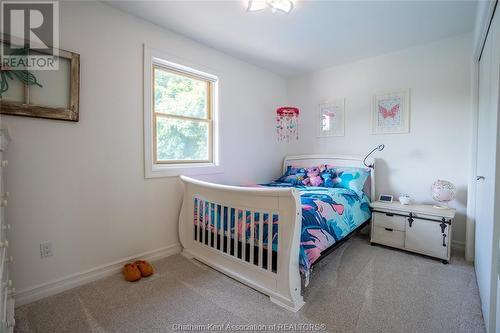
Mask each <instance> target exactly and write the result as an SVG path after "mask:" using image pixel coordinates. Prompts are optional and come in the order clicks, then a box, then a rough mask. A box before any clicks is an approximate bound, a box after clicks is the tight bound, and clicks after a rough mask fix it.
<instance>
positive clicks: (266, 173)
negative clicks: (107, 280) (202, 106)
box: [2, 2, 286, 294]
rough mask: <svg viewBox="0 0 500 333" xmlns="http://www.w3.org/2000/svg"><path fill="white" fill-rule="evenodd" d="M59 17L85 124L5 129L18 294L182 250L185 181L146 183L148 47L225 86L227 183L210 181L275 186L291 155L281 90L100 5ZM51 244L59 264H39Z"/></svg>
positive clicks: (14, 120)
mask: <svg viewBox="0 0 500 333" xmlns="http://www.w3.org/2000/svg"><path fill="white" fill-rule="evenodd" d="M60 5H61V14H60V19H61V22H60V32H61V43H60V45H61V48H63V49H67V50H70V51H74V52H77V53H80V55H81V90H80V122H78V123H70V122H61V121H54V120H42V119H31V118H21V117H10V116H5V117H2V122H3V125H7V126H9V127H10V130H11V132H12V137H13V141H12V144H11V146H10V147H9V152H8V158H9V168H8V171H7V186H8V187H9V188H10V192H11V199H10V201H9V207H8V210H7V219H8V220H9V221H10V223H11V224H12V231H11V237H10V238H11V245H12V253H13V254H14V256H15V262H14V266H13V274H14V276H13V278H14V281H15V284H16V289H17V290H18V291H19V294H23V291H26V290H28V289H31V288H33V287H34V286H37V285H41V284H44V283H47V282H50V281H54V280H55V279H59V278H62V277H66V276H68V275H70V274H75V273H78V272H81V271H84V270H88V269H92V268H95V267H98V266H100V265H105V264H107V263H110V262H113V261H116V260H120V259H122V258H126V257H128V256H133V255H135V254H138V253H142V252H147V251H152V250H156V249H162V248H164V247H168V246H170V245H174V244H177V243H178V236H177V217H178V211H179V208H180V204H181V193H182V187H181V185H180V183H179V181H178V180H177V178H164V179H148V180H146V179H144V161H143V156H144V154H143V94H142V91H143V90H142V89H143V87H142V84H143V82H142V81H143V73H142V72H143V70H142V68H143V67H142V66H143V59H142V45H143V43H147V44H148V45H150V46H152V47H155V48H157V49H160V50H164V51H165V52H168V53H170V54H173V55H175V57H176V58H184V59H186V61H188V62H189V63H198V64H202V65H203V67H204V68H206V67H210V68H213V72H214V73H215V74H218V75H219V77H220V96H221V99H220V112H221V116H222V126H221V128H222V154H223V159H224V160H223V164H224V168H225V174H223V175H216V176H211V177H208V178H210V179H213V180H217V181H219V182H229V183H250V182H257V181H265V180H269V179H270V178H272V177H275V176H276V175H277V174H278V173H279V171H280V170H279V169H280V163H281V159H282V156H283V155H284V153H283V148H280V147H279V146H278V145H277V144H276V143H275V142H276V140H275V137H274V123H273V122H274V114H273V111H274V110H275V108H276V107H277V106H279V105H281V104H282V103H283V102H284V101H285V98H286V85H285V81H284V80H283V79H281V78H279V77H277V76H275V75H274V74H271V73H268V72H265V71H263V70H261V69H258V68H256V67H254V66H252V65H249V64H247V63H244V62H241V61H239V60H236V59H234V58H231V57H229V56H226V55H224V54H222V53H220V52H217V51H215V50H213V49H210V48H208V47H205V46H203V45H200V44H197V43H195V42H193V41H190V40H187V39H185V38H183V37H180V36H179V35H176V34H173V33H171V32H169V31H166V30H163V29H161V28H159V27H157V26H155V25H153V24H149V23H147V22H145V21H142V20H140V19H137V18H134V17H132V16H129V15H128V14H125V13H122V12H120V11H117V10H116V9H113V8H111V7H108V6H107V5H104V4H101V3H95V2H91V3H89V2H87V3H82V2H61V4H60ZM263 147H266V149H263ZM45 241H50V242H52V243H53V246H54V256H53V257H50V258H46V259H40V253H39V245H40V242H45Z"/></svg>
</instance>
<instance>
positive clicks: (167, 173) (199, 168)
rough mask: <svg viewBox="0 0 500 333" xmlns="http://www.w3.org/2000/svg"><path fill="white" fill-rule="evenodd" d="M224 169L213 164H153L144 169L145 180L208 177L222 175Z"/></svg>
mask: <svg viewBox="0 0 500 333" xmlns="http://www.w3.org/2000/svg"><path fill="white" fill-rule="evenodd" d="M223 172H224V169H223V168H222V166H221V165H215V164H213V163H203V164H199V163H196V164H182V165H161V164H153V165H152V167H151V168H148V169H146V178H164V177H178V176H180V175H184V176H197V175H210V174H219V173H223Z"/></svg>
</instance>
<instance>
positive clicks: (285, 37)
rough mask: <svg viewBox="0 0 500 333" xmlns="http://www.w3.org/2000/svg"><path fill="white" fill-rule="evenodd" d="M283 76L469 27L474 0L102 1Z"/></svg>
mask: <svg viewBox="0 0 500 333" xmlns="http://www.w3.org/2000/svg"><path fill="white" fill-rule="evenodd" d="M106 3H108V4H109V5H111V6H113V7H116V8H119V9H121V10H123V11H126V12H128V13H130V14H133V15H135V16H138V17H141V18H143V19H145V20H147V21H150V22H153V23H155V24H158V25H160V26H162V27H165V28H167V29H169V30H171V31H174V32H177V33H179V34H181V35H184V36H186V37H188V38H191V39H193V40H196V41H198V42H200V43H202V44H205V45H208V46H210V47H212V48H215V49H218V50H220V51H222V52H225V53H227V54H229V55H232V56H234V57H236V58H239V59H241V60H244V61H246V62H249V63H252V64H255V65H257V66H259V67H261V68H264V69H267V70H270V71H272V72H275V73H277V74H279V75H282V76H284V77H293V76H297V75H300V74H303V73H306V72H310V71H314V70H318V69H321V68H325V67H329V66H333V65H338V64H342V63H347V62H351V61H354V60H358V59H362V58H367V57H373V56H377V55H380V54H384V53H388V52H391V51H395V50H399V49H403V48H407V47H411V46H414V45H419V44H425V43H429V42H432V41H435V40H439V39H443V38H446V37H450V36H453V35H458V34H463V33H467V32H470V31H472V30H473V26H474V19H475V14H476V5H477V3H476V2H475V1H306V0H296V1H295V8H294V10H293V11H292V12H291V13H290V14H288V15H287V14H284V13H279V12H278V13H271V11H269V10H264V11H259V12H246V3H247V2H246V1H243V0H233V1H106Z"/></svg>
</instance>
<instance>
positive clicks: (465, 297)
mask: <svg viewBox="0 0 500 333" xmlns="http://www.w3.org/2000/svg"><path fill="white" fill-rule="evenodd" d="M155 267H156V270H157V272H156V274H155V275H154V276H152V277H150V278H147V279H142V280H141V281H139V282H137V283H128V282H125V281H123V280H122V279H121V276H120V275H116V276H113V277H110V278H106V279H103V280H100V281H97V282H94V283H91V284H88V285H85V286H83V287H79V288H77V289H73V290H70V291H67V292H65V293H62V294H59V295H56V296H53V297H50V298H46V299H44V300H41V301H38V302H35V303H32V304H29V305H26V306H23V307H21V308H19V309H17V312H16V320H17V325H16V329H15V331H16V332H18V333H21V332H23V333H24V332H51V333H52V332H71V333H78V332H120V333H122V332H134V333H138V332H172V331H175V328H176V327H174V325H176V324H194V325H202V324H207V325H208V324H234V325H252V324H253V325H257V324H273V323H277V324H279V323H286V324H306V323H318V324H324V325H325V326H326V330H327V331H329V332H484V331H485V329H484V324H483V319H482V314H481V310H480V303H479V295H478V290H477V284H476V278H475V274H474V269H473V267H472V266H470V265H468V264H466V263H465V262H464V261H463V259H461V258H460V257H459V256H455V257H453V258H452V260H451V264H449V265H443V264H441V262H440V261H437V260H433V259H429V258H426V257H422V256H418V255H413V254H408V253H405V252H401V251H397V250H391V249H388V248H384V247H380V246H370V245H369V243H368V240H367V239H366V238H363V237H362V236H359V237H355V238H353V239H351V240H350V241H348V242H347V243H346V244H345V245H343V246H342V247H340V248H339V249H338V250H336V251H335V252H334V253H333V254H331V255H330V256H329V257H328V258H327V259H325V260H324V261H322V262H321V263H320V265H319V267H316V268H315V271H314V274H313V277H312V278H311V284H310V286H309V287H308V288H307V289H305V291H304V297H305V301H306V305H305V306H304V307H303V308H302V310H301V311H300V312H299V313H296V314H294V313H290V312H288V311H286V310H283V309H281V308H279V307H278V306H276V305H274V304H273V303H271V302H270V301H269V299H268V298H267V297H266V296H264V295H262V294H260V293H259V292H257V291H254V290H252V289H250V288H248V287H246V286H244V285H242V284H240V283H238V282H236V281H234V280H232V279H230V278H228V277H226V276H224V275H222V274H220V273H218V272H216V271H214V270H212V269H210V268H208V267H206V266H204V265H202V264H199V263H197V262H193V261H189V260H187V259H185V258H184V257H182V256H180V255H176V256H172V257H169V258H166V259H163V260H160V261H158V262H156V263H155ZM298 327H300V326H295V328H298ZM184 328H192V329H196V328H197V327H189V326H188V327H184ZM212 328H213V327H212ZM235 328H238V327H235Z"/></svg>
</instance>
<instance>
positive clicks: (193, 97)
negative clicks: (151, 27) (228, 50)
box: [144, 46, 222, 178]
mask: <svg viewBox="0 0 500 333" xmlns="http://www.w3.org/2000/svg"><path fill="white" fill-rule="evenodd" d="M168 57H169V58H171V56H168ZM179 62H180V61H179ZM193 67H194V66H193ZM196 67H198V66H196ZM217 89H218V78H217V76H214V75H212V74H208V73H207V72H205V71H201V70H199V69H194V68H192V67H187V66H185V65H181V64H178V63H174V62H170V61H167V60H165V57H164V55H163V54H161V53H159V51H157V50H154V49H150V48H147V47H146V46H145V47H144V96H146V97H145V98H144V144H145V146H144V157H145V173H146V178H152V177H168V176H177V175H181V174H183V175H195V174H208V173H218V172H222V168H221V166H220V162H219V156H218V142H219V138H218V113H217Z"/></svg>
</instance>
